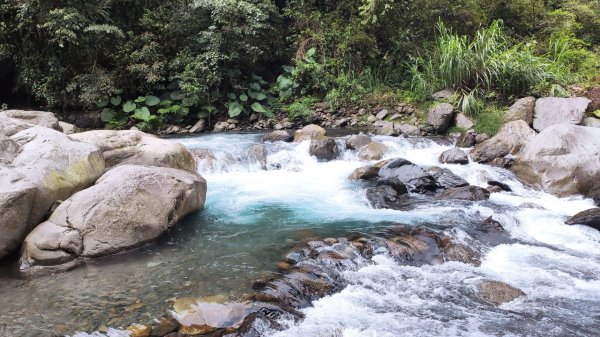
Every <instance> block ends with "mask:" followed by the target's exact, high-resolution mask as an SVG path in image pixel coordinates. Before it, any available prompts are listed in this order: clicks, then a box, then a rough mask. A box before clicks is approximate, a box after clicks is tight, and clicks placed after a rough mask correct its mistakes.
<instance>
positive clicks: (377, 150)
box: [358, 142, 388, 161]
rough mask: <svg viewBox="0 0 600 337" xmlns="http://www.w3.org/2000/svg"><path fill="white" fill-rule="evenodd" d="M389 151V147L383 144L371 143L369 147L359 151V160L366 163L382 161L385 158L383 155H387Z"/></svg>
mask: <svg viewBox="0 0 600 337" xmlns="http://www.w3.org/2000/svg"><path fill="white" fill-rule="evenodd" d="M387 149H388V148H387V146H385V145H383V144H381V143H378V142H372V143H369V144H368V145H367V146H363V147H361V148H360V150H359V151H358V159H360V160H364V161H371V160H380V159H381V158H383V155H384V154H385V152H386V151H387Z"/></svg>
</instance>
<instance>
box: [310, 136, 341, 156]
mask: <svg viewBox="0 0 600 337" xmlns="http://www.w3.org/2000/svg"><path fill="white" fill-rule="evenodd" d="M309 153H310V155H311V156H315V157H317V159H318V160H321V161H330V160H333V159H336V158H337V157H338V156H339V155H340V149H339V148H338V146H337V143H336V142H335V139H333V138H327V139H325V140H322V141H321V140H311V142H310V148H309Z"/></svg>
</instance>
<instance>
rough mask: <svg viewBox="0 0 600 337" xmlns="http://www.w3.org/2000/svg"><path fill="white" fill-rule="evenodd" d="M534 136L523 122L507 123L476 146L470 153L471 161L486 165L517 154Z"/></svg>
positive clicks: (533, 132)
mask: <svg viewBox="0 0 600 337" xmlns="http://www.w3.org/2000/svg"><path fill="white" fill-rule="evenodd" d="M535 135H536V133H535V131H534V130H532V129H531V128H530V127H529V125H527V123H526V122H525V121H522V120H516V121H512V122H508V123H506V124H504V126H502V128H501V129H500V131H499V132H498V133H497V134H496V135H495V136H494V137H492V138H490V139H488V140H486V141H484V142H483V143H480V144H477V145H476V146H475V147H474V148H473V150H472V151H471V153H470V155H471V159H473V160H474V161H476V162H479V163H487V162H490V161H492V160H494V159H496V158H498V157H504V156H506V155H508V154H517V153H518V152H519V151H520V150H521V148H522V147H523V146H524V145H525V144H527V143H528V142H529V141H530V140H531V139H532V138H533V137H535Z"/></svg>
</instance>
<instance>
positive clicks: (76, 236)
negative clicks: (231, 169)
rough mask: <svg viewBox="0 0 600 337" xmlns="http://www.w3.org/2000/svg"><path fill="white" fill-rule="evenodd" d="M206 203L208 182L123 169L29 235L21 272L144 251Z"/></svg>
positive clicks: (168, 172) (170, 172) (169, 172)
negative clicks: (139, 248) (116, 254)
mask: <svg viewBox="0 0 600 337" xmlns="http://www.w3.org/2000/svg"><path fill="white" fill-rule="evenodd" d="M205 198H206V181H205V180H204V179H203V178H202V177H201V176H200V175H199V174H197V173H192V172H189V171H185V170H178V169H173V168H164V167H151V166H137V165H121V166H119V167H117V168H114V169H112V170H110V171H108V172H107V173H106V174H105V175H103V176H102V177H101V178H100V179H99V180H98V181H97V182H96V184H95V185H94V186H92V187H90V188H88V189H85V190H83V191H80V192H78V193H76V194H74V195H73V196H72V197H70V198H69V199H67V200H65V201H64V202H62V203H61V204H60V206H58V208H57V209H56V210H55V211H54V213H52V215H51V216H50V218H49V219H48V220H47V221H45V222H43V223H42V224H40V225H38V226H37V227H36V228H35V229H34V230H33V231H32V232H31V233H30V234H29V235H28V236H27V238H26V239H25V242H24V243H23V248H22V254H21V258H20V261H19V264H20V267H19V268H20V271H21V272H23V273H27V274H35V273H45V272H54V271H59V270H65V269H68V268H71V267H73V266H75V265H77V264H79V263H80V262H82V259H84V258H93V257H99V256H106V255H109V254H114V253H117V252H119V251H123V250H126V249H130V248H134V247H137V246H140V245H142V244H144V243H147V242H150V241H152V240H154V239H156V238H157V237H158V236H160V235H162V234H163V233H165V232H166V231H167V230H168V229H169V228H171V227H172V226H174V225H175V224H176V223H177V222H178V221H179V220H181V219H182V218H183V217H185V216H186V215H187V214H189V213H191V212H193V211H196V210H198V209H200V208H202V207H203V205H204V201H205Z"/></svg>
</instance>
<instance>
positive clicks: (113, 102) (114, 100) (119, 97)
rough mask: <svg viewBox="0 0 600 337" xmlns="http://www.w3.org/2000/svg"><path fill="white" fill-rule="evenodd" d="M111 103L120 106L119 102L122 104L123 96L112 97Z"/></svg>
mask: <svg viewBox="0 0 600 337" xmlns="http://www.w3.org/2000/svg"><path fill="white" fill-rule="evenodd" d="M110 104H112V105H113V106H119V104H121V96H114V97H111V98H110Z"/></svg>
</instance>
